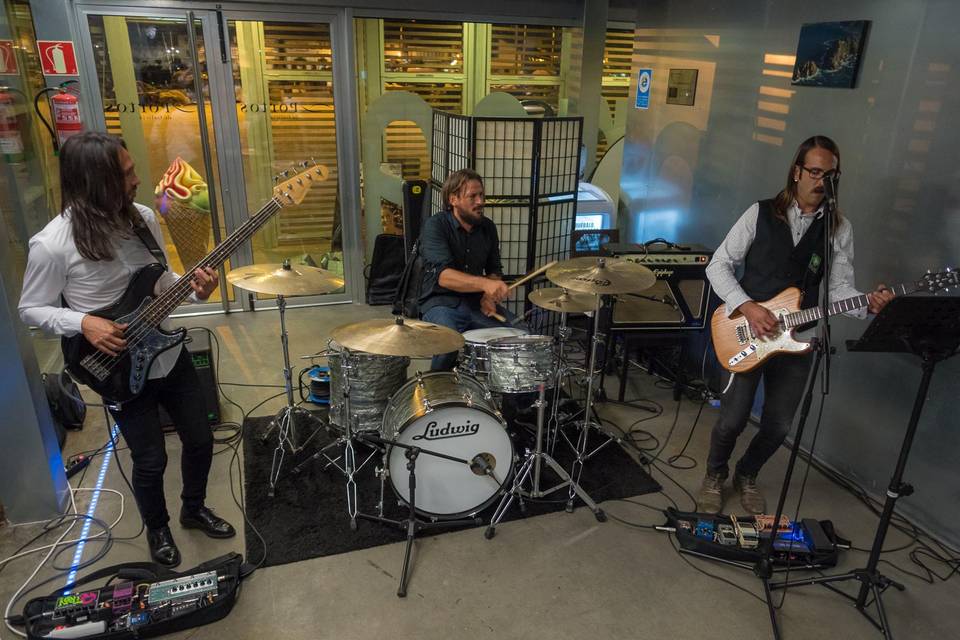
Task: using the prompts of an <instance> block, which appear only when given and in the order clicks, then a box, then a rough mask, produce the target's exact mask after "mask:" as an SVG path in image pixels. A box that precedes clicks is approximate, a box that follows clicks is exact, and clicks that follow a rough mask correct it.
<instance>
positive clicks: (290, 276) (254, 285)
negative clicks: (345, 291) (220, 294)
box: [227, 262, 343, 296]
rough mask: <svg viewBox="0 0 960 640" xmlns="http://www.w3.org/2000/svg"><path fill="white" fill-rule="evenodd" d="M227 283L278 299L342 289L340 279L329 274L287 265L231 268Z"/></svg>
mask: <svg viewBox="0 0 960 640" xmlns="http://www.w3.org/2000/svg"><path fill="white" fill-rule="evenodd" d="M227 282H229V283H230V284H232V285H235V286H237V287H240V288H241V289H245V290H247V291H253V292H255V293H268V294H273V295H278V296H307V295H317V294H321V293H331V292H333V291H337V290H338V289H342V288H343V278H341V277H340V276H338V275H336V274H334V273H332V272H330V271H325V270H324V269H318V268H317V267H311V266H309V265H305V264H295V265H291V264H290V263H289V262H284V263H283V264H251V265H247V266H246V267H239V268H237V269H232V270H231V271H230V272H229V273H228V274H227Z"/></svg>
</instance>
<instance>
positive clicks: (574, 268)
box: [547, 257, 657, 295]
mask: <svg viewBox="0 0 960 640" xmlns="http://www.w3.org/2000/svg"><path fill="white" fill-rule="evenodd" d="M547 279H548V280H550V282H552V283H554V284H555V285H557V286H560V287H563V288H564V289H571V290H573V291H581V292H583V293H595V294H598V295H603V294H609V293H637V292H639V291H643V290H645V289H649V288H650V287H652V286H653V285H654V283H655V282H656V281H657V277H656V276H655V275H654V273H653V271H651V270H650V269H647V268H646V267H645V266H643V265H641V264H637V263H636V262H630V261H629V260H622V259H620V258H602V257H600V258H597V257H585V258H572V259H570V260H564V261H563V262H561V263H559V264H557V265H555V266H553V267H550V268H549V269H547Z"/></svg>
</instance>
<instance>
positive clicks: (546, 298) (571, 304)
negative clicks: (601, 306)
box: [528, 287, 597, 313]
mask: <svg viewBox="0 0 960 640" xmlns="http://www.w3.org/2000/svg"><path fill="white" fill-rule="evenodd" d="M528 298H530V302H532V303H533V304H535V305H537V306H538V307H542V308H544V309H549V310H550V311H560V312H561V313H563V312H566V313H583V312H584V311H593V310H594V308H596V304H597V297H596V296H594V295H591V294H589V293H579V292H575V291H567V290H566V289H560V288H559V287H551V288H547V289H537V290H536V291H531V292H530V295H529V296H528Z"/></svg>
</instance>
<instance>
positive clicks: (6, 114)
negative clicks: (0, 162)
mask: <svg viewBox="0 0 960 640" xmlns="http://www.w3.org/2000/svg"><path fill="white" fill-rule="evenodd" d="M9 90H10V88H9V87H0V154H2V155H3V156H4V159H5V160H6V161H7V162H19V161H20V160H22V159H23V136H22V135H21V134H20V122H19V120H18V118H17V105H16V102H15V100H14V96H13V94H12V93H8V91H9ZM18 93H19V92H18Z"/></svg>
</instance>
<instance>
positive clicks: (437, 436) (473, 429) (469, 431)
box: [413, 421, 480, 440]
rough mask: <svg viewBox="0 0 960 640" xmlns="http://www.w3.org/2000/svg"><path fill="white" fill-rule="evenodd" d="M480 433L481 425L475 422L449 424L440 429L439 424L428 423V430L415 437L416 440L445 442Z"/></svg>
mask: <svg viewBox="0 0 960 640" xmlns="http://www.w3.org/2000/svg"><path fill="white" fill-rule="evenodd" d="M478 431H480V423H479V422H474V423H470V422H468V423H467V424H457V425H454V424H453V423H451V422H448V423H447V424H446V425H445V426H443V427H438V426H437V423H436V422H435V421H434V422H428V423H427V428H426V429H424V430H423V433H422V434H421V435H418V436H413V439H414V440H443V439H445V438H462V437H463V436H472V435H474V434H476V433H477V432H478Z"/></svg>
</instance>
